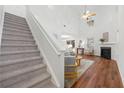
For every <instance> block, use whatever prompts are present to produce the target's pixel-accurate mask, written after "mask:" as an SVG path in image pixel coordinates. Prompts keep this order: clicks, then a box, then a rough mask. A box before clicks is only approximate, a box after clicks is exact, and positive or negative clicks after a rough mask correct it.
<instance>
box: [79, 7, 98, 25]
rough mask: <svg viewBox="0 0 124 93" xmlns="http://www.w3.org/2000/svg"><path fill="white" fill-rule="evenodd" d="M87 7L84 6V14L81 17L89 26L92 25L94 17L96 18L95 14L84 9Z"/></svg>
mask: <svg viewBox="0 0 124 93" xmlns="http://www.w3.org/2000/svg"><path fill="white" fill-rule="evenodd" d="M86 8H87V7H86V6H85V10H84V13H83V14H82V15H81V17H82V18H83V19H84V20H85V21H86V22H87V24H88V25H89V26H93V25H94V19H93V18H94V17H95V16H96V13H95V12H91V11H89V10H87V9H86Z"/></svg>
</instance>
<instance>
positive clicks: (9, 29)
mask: <svg viewBox="0 0 124 93" xmlns="http://www.w3.org/2000/svg"><path fill="white" fill-rule="evenodd" d="M3 32H6V33H8V32H10V33H15V34H16V33H22V34H31V32H30V31H27V30H21V29H15V28H9V27H7V28H3Z"/></svg>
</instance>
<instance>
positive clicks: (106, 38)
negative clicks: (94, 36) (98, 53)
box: [103, 32, 109, 42]
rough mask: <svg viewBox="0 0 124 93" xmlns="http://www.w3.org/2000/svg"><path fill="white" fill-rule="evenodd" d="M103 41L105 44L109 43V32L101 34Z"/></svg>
mask: <svg viewBox="0 0 124 93" xmlns="http://www.w3.org/2000/svg"><path fill="white" fill-rule="evenodd" d="M103 39H104V40H105V42H108V41H109V32H104V33H103Z"/></svg>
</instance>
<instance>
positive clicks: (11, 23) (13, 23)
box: [4, 21, 29, 28]
mask: <svg viewBox="0 0 124 93" xmlns="http://www.w3.org/2000/svg"><path fill="white" fill-rule="evenodd" d="M4 24H6V25H14V26H17V27H24V28H29V27H28V25H23V24H18V23H15V22H6V21H4Z"/></svg>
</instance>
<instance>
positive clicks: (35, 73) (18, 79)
mask: <svg viewBox="0 0 124 93" xmlns="http://www.w3.org/2000/svg"><path fill="white" fill-rule="evenodd" d="M45 71H46V68H45V67H44V68H42V69H39V70H36V71H32V72H29V73H26V74H23V75H19V76H16V77H13V78H9V79H7V80H5V81H2V82H0V84H2V87H9V86H10V87H11V85H12V84H15V83H18V82H21V81H23V80H25V79H30V78H31V77H34V76H38V75H39V74H41V73H43V72H45Z"/></svg>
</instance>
